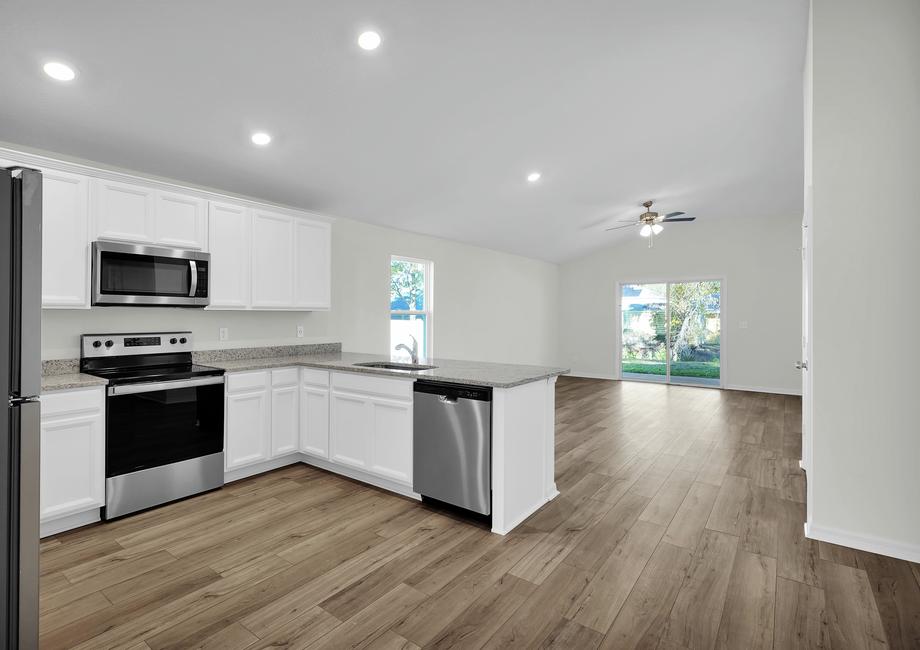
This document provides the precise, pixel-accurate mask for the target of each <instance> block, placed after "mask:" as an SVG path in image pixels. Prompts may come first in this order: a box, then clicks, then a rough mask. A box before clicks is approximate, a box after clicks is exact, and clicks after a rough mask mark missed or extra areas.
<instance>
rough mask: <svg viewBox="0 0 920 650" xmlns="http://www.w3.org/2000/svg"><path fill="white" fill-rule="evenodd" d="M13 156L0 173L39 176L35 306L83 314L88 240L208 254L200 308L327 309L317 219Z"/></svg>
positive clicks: (321, 228) (325, 247) (326, 264)
mask: <svg viewBox="0 0 920 650" xmlns="http://www.w3.org/2000/svg"><path fill="white" fill-rule="evenodd" d="M22 160H24V161H26V162H24V163H23V162H22V161H16V160H8V159H0V167H12V166H15V165H23V166H26V167H33V168H40V169H41V170H42V173H43V176H44V187H43V203H44V216H43V220H44V228H43V232H42V251H43V255H42V306H43V307H45V308H49V309H89V308H90V306H91V304H90V298H91V294H92V291H91V280H92V278H91V276H92V262H93V260H92V243H93V242H94V241H96V240H103V241H116V242H126V243H136V244H150V245H155V246H164V247H172V248H183V249H191V250H200V251H207V252H209V253H210V254H211V265H210V269H209V271H210V272H209V274H208V283H209V289H208V291H209V297H210V304H209V305H208V308H209V309H226V310H291V311H294V310H296V311H318V310H328V309H330V307H331V298H332V224H331V223H330V221H328V220H326V219H325V218H323V217H320V216H314V215H310V214H309V213H302V212H298V211H294V210H290V209H287V208H275V207H272V206H269V205H264V204H256V203H253V202H252V201H248V200H240V201H239V202H237V201H235V200H234V199H232V198H228V199H227V201H226V202H224V201H223V200H221V197H220V196H218V195H212V194H211V193H208V192H199V191H197V190H193V189H185V188H182V187H180V186H175V185H171V184H166V183H162V182H159V181H153V180H145V179H143V178H134V177H131V176H127V175H124V174H114V173H112V172H107V171H103V170H94V169H90V168H88V167H83V166H79V167H77V166H73V165H71V164H69V163H65V162H60V161H48V164H51V165H52V166H51V167H48V166H47V165H46V164H45V162H44V160H45V159H35V157H33V156H30V155H26V154H23V159H22ZM59 169H60V170H62V171H58V170H59ZM63 170H66V171H63ZM84 171H85V173H84ZM210 196H213V197H214V198H215V199H218V200H216V201H210V200H209V199H208V197H210Z"/></svg>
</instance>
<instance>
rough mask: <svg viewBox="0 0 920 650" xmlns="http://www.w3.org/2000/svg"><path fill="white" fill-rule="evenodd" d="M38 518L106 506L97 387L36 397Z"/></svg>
mask: <svg viewBox="0 0 920 650" xmlns="http://www.w3.org/2000/svg"><path fill="white" fill-rule="evenodd" d="M40 500H41V515H40V516H41V522H42V523H43V524H44V523H46V522H48V521H52V520H55V519H59V518H61V517H66V516H70V515H75V514H79V513H82V512H87V511H90V510H94V509H96V508H101V507H102V506H104V505H105V395H104V392H103V389H102V388H92V389H81V390H73V391H57V392H53V393H47V394H45V395H42V398H41V497H40Z"/></svg>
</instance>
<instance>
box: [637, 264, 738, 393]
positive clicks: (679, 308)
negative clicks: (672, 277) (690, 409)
mask: <svg viewBox="0 0 920 650" xmlns="http://www.w3.org/2000/svg"><path fill="white" fill-rule="evenodd" d="M722 301H723V296H722V283H721V281H719V280H707V281H702V282H664V283H654V284H621V285H620V315H621V323H620V327H621V330H620V346H621V356H620V376H621V378H622V379H636V380H641V381H660V382H668V383H672V384H693V385H696V386H720V385H721V376H722Z"/></svg>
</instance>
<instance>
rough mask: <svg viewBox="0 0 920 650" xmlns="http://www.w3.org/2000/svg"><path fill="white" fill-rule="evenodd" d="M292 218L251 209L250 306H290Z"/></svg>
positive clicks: (266, 307)
mask: <svg viewBox="0 0 920 650" xmlns="http://www.w3.org/2000/svg"><path fill="white" fill-rule="evenodd" d="M293 254H294V218H293V217H288V216H286V215H283V214H275V213H273V212H265V211H262V210H253V213H252V306H253V307H256V308H263V309H290V308H292V307H293V306H294V258H293Z"/></svg>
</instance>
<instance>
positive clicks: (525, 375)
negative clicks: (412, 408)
mask: <svg viewBox="0 0 920 650" xmlns="http://www.w3.org/2000/svg"><path fill="white" fill-rule="evenodd" d="M196 354H200V353H196ZM391 360H392V359H391V358H390V357H388V356H385V355H382V354H363V353H357V352H326V353H320V354H306V355H284V356H266V357H260V358H248V359H247V358H242V359H234V360H226V361H223V360H212V358H209V357H207V355H206V353H205V354H204V355H203V356H200V357H196V362H197V363H203V364H206V365H209V366H214V367H216V368H223V369H224V370H226V371H227V372H242V371H245V370H263V369H265V368H282V367H288V366H306V367H309V368H322V369H324V370H338V371H345V372H358V373H363V374H369V375H384V376H390V377H402V378H412V379H428V380H431V381H443V382H451V383H457V384H470V385H473V386H491V387H493V388H512V387H514V386H520V385H521V384H527V383H530V382H533V381H539V380H541V379H546V378H548V377H556V376H558V375H563V374H565V373H567V372H568V369H566V368H554V367H549V366H522V365H515V364H506V363H488V362H484V361H460V360H456V359H428V360H427V361H425V362H424V364H425V365H430V366H434V368H431V369H427V370H393V369H389V368H368V367H367V366H358V365H355V364H359V363H374V362H387V361H391Z"/></svg>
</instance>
